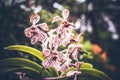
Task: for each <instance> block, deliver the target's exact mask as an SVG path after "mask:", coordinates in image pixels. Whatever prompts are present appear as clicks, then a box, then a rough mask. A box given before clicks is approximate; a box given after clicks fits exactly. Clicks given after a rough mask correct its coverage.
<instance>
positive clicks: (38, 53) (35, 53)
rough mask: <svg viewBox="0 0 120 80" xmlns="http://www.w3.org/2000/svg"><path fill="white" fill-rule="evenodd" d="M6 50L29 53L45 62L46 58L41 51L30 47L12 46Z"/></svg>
mask: <svg viewBox="0 0 120 80" xmlns="http://www.w3.org/2000/svg"><path fill="white" fill-rule="evenodd" d="M5 49H7V50H18V51H23V52H27V53H29V54H31V55H33V56H35V57H37V58H38V59H40V60H41V61H43V60H44V57H43V55H42V52H41V51H39V50H37V49H35V48H32V47H29V46H25V45H11V46H8V47H5Z"/></svg>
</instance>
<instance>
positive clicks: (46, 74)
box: [41, 69, 52, 78]
mask: <svg viewBox="0 0 120 80" xmlns="http://www.w3.org/2000/svg"><path fill="white" fill-rule="evenodd" d="M41 76H42V77H43V78H46V77H52V75H51V73H49V72H48V71H47V70H45V69H44V70H43V71H42V72H41Z"/></svg>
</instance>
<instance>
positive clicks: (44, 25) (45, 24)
mask: <svg viewBox="0 0 120 80" xmlns="http://www.w3.org/2000/svg"><path fill="white" fill-rule="evenodd" d="M36 26H38V27H40V28H41V29H43V30H45V31H49V27H48V25H47V23H41V24H37V25H36Z"/></svg>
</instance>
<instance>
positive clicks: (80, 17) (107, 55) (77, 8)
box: [0, 0, 120, 80]
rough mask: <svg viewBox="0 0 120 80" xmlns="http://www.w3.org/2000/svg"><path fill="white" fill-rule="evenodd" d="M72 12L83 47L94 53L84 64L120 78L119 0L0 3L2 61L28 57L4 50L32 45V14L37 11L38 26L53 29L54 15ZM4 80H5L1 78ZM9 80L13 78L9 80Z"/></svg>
mask: <svg viewBox="0 0 120 80" xmlns="http://www.w3.org/2000/svg"><path fill="white" fill-rule="evenodd" d="M64 8H65V9H68V10H70V17H69V20H70V21H72V22H73V23H75V26H76V27H75V28H76V30H77V31H78V32H85V35H84V42H83V45H84V48H86V49H85V50H86V51H87V52H92V53H90V54H89V55H88V58H85V59H84V61H86V62H90V63H92V64H93V65H94V66H95V68H97V69H99V70H102V71H103V72H105V73H107V74H108V75H109V76H110V77H111V78H112V79H113V80H119V76H120V51H119V50H120V0H0V60H1V59H4V58H9V57H16V56H18V57H26V58H31V57H28V56H27V55H24V54H22V53H21V54H20V55H18V54H16V52H15V51H13V52H9V51H6V50H4V47H6V46H9V45H13V44H23V45H29V46H33V47H36V48H38V49H39V48H40V45H39V43H37V44H36V45H31V44H30V40H29V39H28V38H26V37H25V35H24V29H25V28H27V27H29V26H30V25H31V23H30V22H29V15H30V14H31V13H33V12H37V13H38V14H39V15H40V16H41V20H40V22H39V23H42V22H47V23H48V25H49V27H50V28H54V27H55V24H54V25H53V24H51V22H50V21H51V20H52V18H53V16H55V15H61V12H62V10H63V9H64ZM1 80H2V79H1ZM8 80H10V79H8Z"/></svg>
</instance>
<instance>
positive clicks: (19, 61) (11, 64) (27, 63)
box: [0, 58, 51, 77]
mask: <svg viewBox="0 0 120 80" xmlns="http://www.w3.org/2000/svg"><path fill="white" fill-rule="evenodd" d="M21 67H29V68H32V69H34V70H35V71H37V72H39V73H40V74H39V75H41V76H42V77H51V74H50V73H49V72H48V71H47V70H45V69H44V68H43V67H42V66H41V65H39V64H38V63H36V62H33V61H31V60H28V59H24V58H9V59H4V60H1V61H0V68H1V69H4V68H5V69H7V68H8V70H11V69H12V68H15V69H16V68H17V69H19V68H21ZM9 68H10V69H9ZM21 71H22V70H21ZM7 72H8V71H7ZM1 74H2V73H1Z"/></svg>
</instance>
